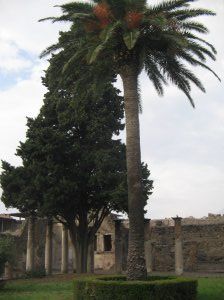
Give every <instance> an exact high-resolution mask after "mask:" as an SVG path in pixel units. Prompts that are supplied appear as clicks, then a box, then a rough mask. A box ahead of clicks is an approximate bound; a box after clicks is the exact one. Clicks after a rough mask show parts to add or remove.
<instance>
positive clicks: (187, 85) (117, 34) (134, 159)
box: [43, 0, 217, 280]
mask: <svg viewBox="0 0 224 300" xmlns="http://www.w3.org/2000/svg"><path fill="white" fill-rule="evenodd" d="M195 1H196V0H169V1H164V2H161V3H159V4H157V5H155V6H153V5H149V6H148V5H147V1H146V0H93V1H92V2H91V3H90V2H86V3H83V2H80V3H79V2H72V3H68V4H65V5H61V8H62V10H63V15H62V16H60V17H57V18H50V19H53V21H64V20H67V21H71V22H73V28H74V29H75V30H76V31H81V29H80V28H82V29H83V34H82V35H81V36H80V37H79V36H78V35H74V36H72V35H71V36H70V39H68V43H70V44H79V45H80V47H79V49H80V50H79V51H75V52H73V54H72V55H71V57H70V59H69V60H68V63H67V66H70V70H71V69H72V67H71V66H75V65H76V64H77V63H79V62H80V60H83V59H86V60H87V61H89V62H90V63H97V62H99V61H101V62H104V63H105V64H106V63H107V62H108V64H109V65H110V66H111V63H112V65H113V70H114V72H115V73H116V74H119V75H120V76H121V78H122V81H123V86H124V98H125V117H126V156H127V170H128V199H129V220H130V231H129V252H128V253H129V254H128V272H127V273H128V279H130V280H133V279H144V278H146V266H145V260H144V221H143V219H144V218H143V216H144V210H143V201H142V184H141V176H142V174H141V167H140V166H141V154H140V134H139V116H138V114H139V93H138V76H139V74H140V72H141V71H142V70H143V69H144V70H145V71H146V73H147V74H148V77H149V79H150V80H151V81H152V83H153V84H154V86H155V88H156V90H157V92H158V93H159V94H163V86H164V84H167V81H170V82H171V83H173V84H174V85H176V86H177V87H178V88H179V89H180V90H182V91H183V92H184V93H185V94H186V96H187V97H188V99H189V100H190V102H191V104H192V105H193V106H194V102H193V99H192V97H191V95H190V91H191V84H192V83H193V84H195V85H196V86H197V87H198V88H199V89H201V90H202V91H203V92H205V88H204V86H203V85H202V83H201V81H200V80H199V79H198V78H197V77H196V76H195V75H194V73H193V72H192V71H190V70H189V69H187V68H186V67H185V65H184V62H186V63H189V64H191V65H193V66H200V67H203V68H205V69H207V70H209V71H211V72H212V73H213V74H214V75H215V76H216V77H217V75H216V74H215V73H214V72H213V71H212V70H211V69H210V68H209V67H208V66H207V65H206V58H211V59H213V60H214V59H215V54H216V51H215V49H214V47H213V46H212V45H211V44H210V43H208V42H207V41H206V40H204V39H203V38H201V36H199V35H198V33H200V34H206V33H207V32H208V30H207V28H206V27H205V26H204V25H203V24H201V23H199V22H198V21H197V20H196V21H194V20H192V19H194V18H195V17H198V16H203V15H208V16H209V15H214V13H213V12H211V11H209V10H206V9H192V8H190V7H189V4H190V3H193V2H195ZM58 47H59V48H60V47H61V45H60V40H59V44H58V45H54V46H53V47H50V48H48V49H47V50H46V51H45V52H44V53H43V54H47V53H49V52H51V51H52V50H54V49H57V48H58ZM67 66H66V67H67Z"/></svg>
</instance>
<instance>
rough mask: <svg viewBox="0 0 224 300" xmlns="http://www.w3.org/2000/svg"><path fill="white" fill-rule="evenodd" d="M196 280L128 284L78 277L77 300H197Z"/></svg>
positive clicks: (158, 279)
mask: <svg viewBox="0 0 224 300" xmlns="http://www.w3.org/2000/svg"><path fill="white" fill-rule="evenodd" d="M196 298H197V280H193V279H187V278H176V277H155V276H154V277H148V279H147V280H146V281H126V278H125V276H92V277H81V278H76V279H75V281H74V300H196Z"/></svg>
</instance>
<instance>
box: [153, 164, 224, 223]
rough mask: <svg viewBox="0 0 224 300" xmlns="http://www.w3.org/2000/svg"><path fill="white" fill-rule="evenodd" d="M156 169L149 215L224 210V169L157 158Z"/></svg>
mask: <svg viewBox="0 0 224 300" xmlns="http://www.w3.org/2000/svg"><path fill="white" fill-rule="evenodd" d="M153 169H154V178H155V184H154V185H155V190H154V194H153V196H152V197H151V198H150V201H149V207H148V208H149V211H148V214H149V216H153V217H157V218H165V217H173V216H176V215H179V216H181V217H187V216H191V215H193V216H195V217H203V216H205V215H207V214H208V213H209V212H215V213H218V212H219V211H222V210H223V197H222V195H223V178H224V170H223V169H219V168H217V167H212V166H210V165H205V164H203V165H200V164H189V163H185V162H184V161H179V162H177V161H175V160H170V161H167V162H163V163H161V164H159V163H158V161H157V163H156V164H155V166H154V168H153Z"/></svg>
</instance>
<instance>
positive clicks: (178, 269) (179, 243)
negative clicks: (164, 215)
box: [173, 217, 184, 275]
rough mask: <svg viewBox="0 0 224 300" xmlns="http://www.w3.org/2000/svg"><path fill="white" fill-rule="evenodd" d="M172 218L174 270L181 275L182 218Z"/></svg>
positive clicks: (182, 269)
mask: <svg viewBox="0 0 224 300" xmlns="http://www.w3.org/2000/svg"><path fill="white" fill-rule="evenodd" d="M173 220H174V223H175V224H174V232H175V272H176V274H177V275H182V274H183V271H184V268H183V244H182V228H181V220H182V218H180V217H176V218H173Z"/></svg>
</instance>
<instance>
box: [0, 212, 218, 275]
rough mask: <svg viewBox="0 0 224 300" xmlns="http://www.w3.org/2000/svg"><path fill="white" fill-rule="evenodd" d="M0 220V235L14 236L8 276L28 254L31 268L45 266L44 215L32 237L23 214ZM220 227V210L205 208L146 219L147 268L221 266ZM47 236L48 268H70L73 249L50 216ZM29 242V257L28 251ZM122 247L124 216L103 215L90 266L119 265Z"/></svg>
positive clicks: (124, 243)
mask: <svg viewBox="0 0 224 300" xmlns="http://www.w3.org/2000/svg"><path fill="white" fill-rule="evenodd" d="M0 222H2V223H0V238H1V236H3V235H7V234H9V235H10V236H12V237H13V238H14V242H15V247H16V255H17V261H18V263H17V265H16V266H13V269H14V272H13V273H14V277H16V276H19V275H20V274H22V273H23V272H24V271H25V270H26V269H27V263H29V264H30V263H31V262H30V260H33V264H34V268H36V269H40V268H46V266H47V265H46V259H47V260H49V257H48V256H46V249H48V248H49V245H48V244H47V241H48V240H49V232H48V233H47V231H46V228H47V222H46V220H43V219H39V220H36V224H35V230H34V237H33V240H32V241H31V240H30V237H29V234H28V232H29V226H28V220H23V221H18V220H15V219H13V218H12V217H10V216H6V215H4V216H3V215H0ZM1 229H2V230H1ZM223 232H224V216H221V215H211V214H210V215H209V216H208V217H206V218H202V219H195V218H193V217H191V218H185V219H182V220H181V218H174V219H163V220H151V221H149V220H148V221H146V223H145V250H146V261H147V268H148V271H162V272H164V271H174V270H176V271H177V272H179V273H181V272H182V271H188V272H224V234H223ZM50 237H51V240H52V245H51V248H52V266H51V267H52V271H53V272H64V273H65V272H72V271H73V270H74V269H75V264H74V253H73V250H72V245H71V242H70V239H69V236H68V233H67V232H66V229H65V228H63V226H62V225H61V224H59V223H56V222H55V223H54V224H53V227H52V235H51V236H50ZM31 242H32V243H33V248H32V249H33V253H34V254H33V258H32V257H31V258H30V256H29V255H30V246H29V245H30V243H31ZM47 245H48V246H47ZM28 250H29V251H28ZM127 250H128V220H118V219H117V218H116V216H114V215H111V216H110V217H108V218H106V219H105V220H104V222H103V224H102V225H101V227H100V229H99V231H98V232H97V235H96V238H95V243H94V270H95V271H100V270H101V271H107V272H122V271H125V270H126V263H127ZM47 255H48V254H47ZM47 257H48V258H47ZM27 270H28V269H27Z"/></svg>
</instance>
